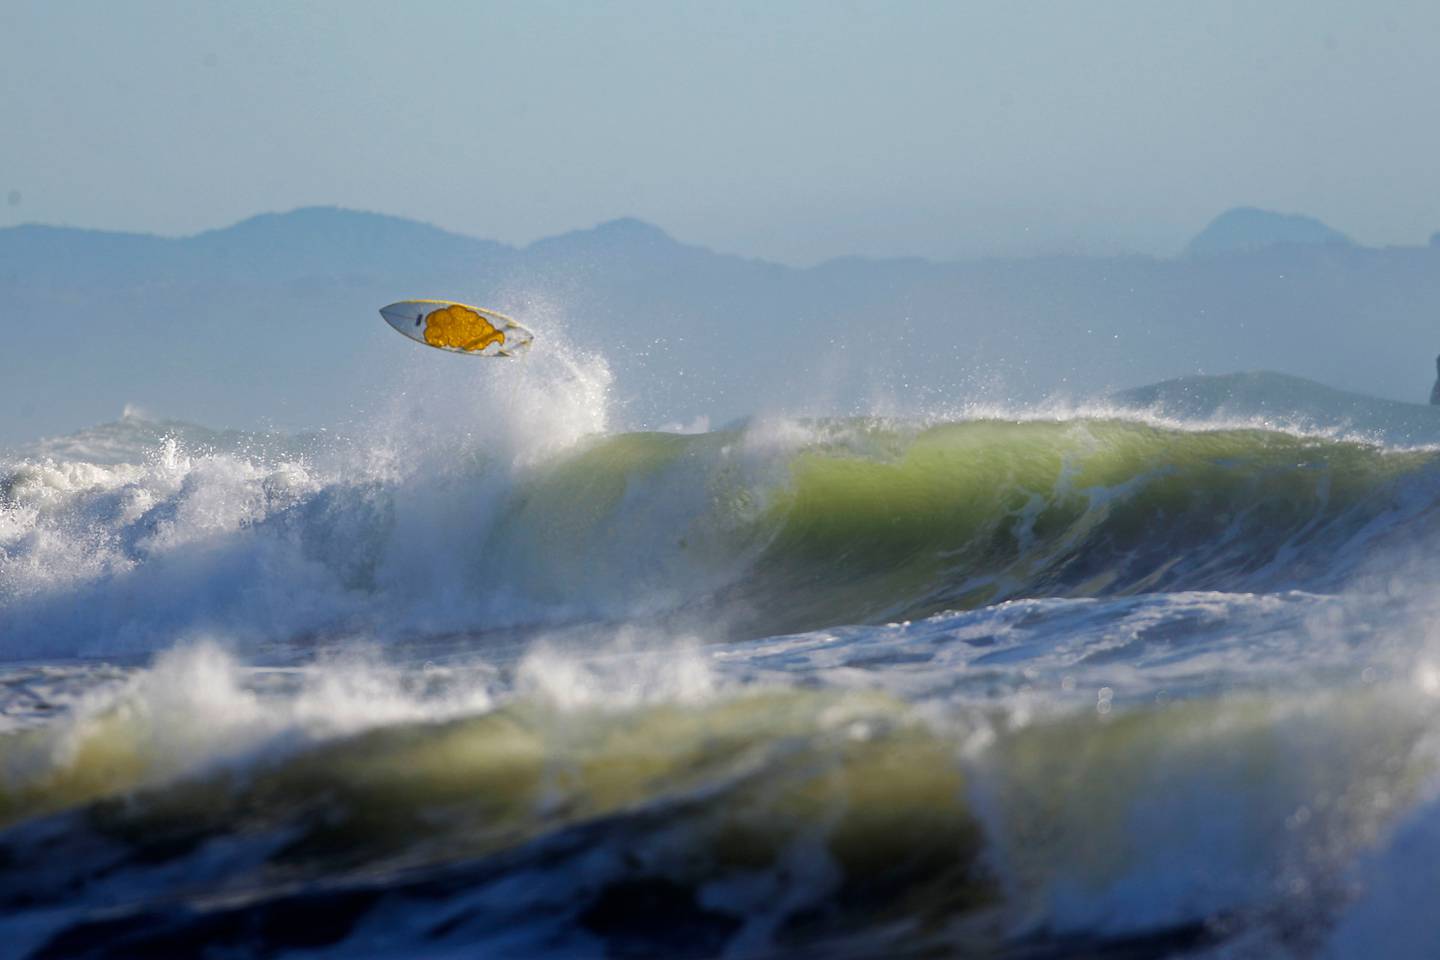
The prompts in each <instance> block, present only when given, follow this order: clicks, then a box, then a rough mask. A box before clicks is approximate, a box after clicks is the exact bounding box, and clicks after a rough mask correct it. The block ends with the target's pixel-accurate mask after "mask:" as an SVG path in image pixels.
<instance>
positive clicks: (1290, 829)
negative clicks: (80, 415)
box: [0, 351, 1440, 960]
mask: <svg viewBox="0 0 1440 960" xmlns="http://www.w3.org/2000/svg"><path fill="white" fill-rule="evenodd" d="M537 354H538V355H535V356H532V358H531V359H532V360H533V362H530V361H527V362H526V363H524V364H511V365H505V364H498V363H497V364H492V363H475V364H472V365H469V366H465V365H463V364H462V365H460V366H456V365H454V364H451V365H449V366H448V367H446V368H445V370H444V372H443V373H437V374H436V375H434V376H429V375H417V376H416V377H415V379H414V381H413V382H411V383H409V384H405V385H402V386H400V387H396V388H395V389H391V390H386V391H384V392H383V393H384V396H383V397H382V398H380V399H378V400H377V401H376V403H375V405H374V406H373V408H371V409H369V410H367V411H366V413H365V414H364V415H363V416H357V417H356V419H355V420H354V421H352V422H349V423H347V424H343V425H339V426H337V427H336V428H334V429H331V430H326V431H318V432H315V433H310V434H302V435H284V434H278V433H239V432H233V431H217V430H211V429H207V428H205V427H202V426H198V425H194V424H188V423H184V422H179V421H162V420H154V419H147V418H144V417H142V416H136V415H127V416H125V417H124V418H122V419H120V420H118V421H116V422H111V423H105V424H101V425H99V426H96V427H94V428H92V429H89V430H85V431H82V432H80V433H78V434H74V435H71V436H67V437H59V438H50V439H44V440H36V441H35V442H33V443H31V444H29V445H27V446H24V447H20V448H16V449H14V450H10V451H8V452H6V453H4V454H3V455H0V942H3V943H4V944H5V947H4V953H5V955H7V956H17V957H34V958H42V957H44V958H60V957H64V958H77V957H112V956H157V957H159V956H163V957H188V956H197V957H244V956H274V955H284V956H289V957H357V958H358V957H366V958H369V957H476V956H486V957H556V958H561V957H564V958H569V957H660V958H690V957H694V958H700V957H815V958H819V957H857V958H858V957H950V956H971V955H974V956H985V957H999V958H1007V957H1008V958H1024V960H1039V958H1052V957H1054V958H1059V957H1072V956H1084V957H1096V958H1101V957H1104V958H1140V957H1161V956H1165V957H1176V956H1179V957H1274V956H1282V957H1289V956H1293V957H1366V958H1375V957H1382V956H1383V957H1433V956H1435V955H1437V945H1440V912H1437V911H1436V910H1435V909H1434V905H1435V902H1436V891H1437V890H1440V569H1437V551H1436V547H1437V545H1440V446H1432V445H1427V444H1428V443H1432V442H1433V440H1432V441H1426V440H1425V430H1426V429H1428V427H1427V423H1428V421H1426V420H1425V417H1426V416H1428V415H1429V413H1430V411H1426V410H1424V408H1418V407H1416V408H1407V409H1405V410H1403V411H1400V412H1399V413H1398V414H1395V416H1398V417H1399V420H1400V421H1403V422H1399V423H1398V425H1397V426H1396V429H1395V430H1394V431H1392V432H1388V433H1387V430H1386V422H1387V421H1386V419H1385V418H1386V417H1387V416H1389V415H1390V414H1391V413H1394V411H1393V410H1392V411H1390V413H1387V409H1388V408H1386V407H1384V406H1376V407H1375V408H1374V409H1373V410H1371V411H1369V413H1368V414H1367V415H1366V416H1364V417H1357V418H1356V421H1355V422H1356V423H1358V424H1361V425H1362V426H1363V429H1361V428H1360V427H1357V428H1355V429H1353V430H1351V429H1349V428H1347V426H1346V422H1345V418H1344V417H1340V419H1338V420H1337V419H1336V417H1335V416H1333V415H1332V414H1333V413H1334V411H1333V410H1332V411H1328V412H1326V413H1325V415H1324V416H1321V415H1320V414H1318V413H1317V415H1316V417H1315V418H1314V419H1313V420H1310V421H1307V418H1306V403H1307V399H1306V395H1305V391H1304V388H1303V385H1302V386H1297V385H1296V384H1295V383H1294V382H1288V383H1287V384H1286V385H1285V387H1286V390H1287V391H1288V392H1287V393H1286V394H1285V403H1286V404H1288V406H1287V407H1286V411H1287V412H1286V413H1285V415H1284V416H1278V415H1277V414H1276V412H1275V410H1274V409H1273V404H1271V405H1270V406H1269V407H1265V406H1264V405H1263V404H1262V405H1261V406H1262V407H1263V409H1261V410H1260V411H1259V412H1256V413H1254V414H1253V415H1247V414H1246V412H1245V411H1244V410H1234V409H1232V410H1228V411H1227V412H1226V414H1225V416H1224V417H1223V418H1221V417H1218V416H1216V415H1214V410H1213V405H1211V407H1207V408H1206V410H1205V411H1203V412H1201V413H1193V412H1192V413H1191V414H1187V413H1185V412H1184V411H1180V412H1177V411H1176V408H1175V407H1174V406H1173V404H1172V405H1171V406H1168V407H1167V406H1164V405H1162V404H1159V403H1158V401H1157V402H1156V403H1154V404H1152V405H1151V406H1150V407H1148V408H1147V407H1146V406H1144V405H1143V404H1142V405H1139V406H1137V405H1135V404H1131V405H1123V404H1114V405H1110V406H1105V405H1096V406H1092V407H1076V408H1070V409H1059V408H1051V409H1028V410H1018V409H1017V410H1009V409H1003V408H995V407H989V408H979V407H967V406H966V405H965V402H964V400H965V398H964V397H956V398H955V405H954V406H953V407H951V408H946V409H930V410H912V411H904V412H897V410H896V408H897V406H899V405H896V404H888V405H886V404H881V405H878V406H880V407H886V406H888V407H889V408H890V409H888V410H887V412H886V413H885V415H883V416H882V415H876V414H874V413H873V412H872V413H865V412H848V413H846V414H844V415H834V414H824V413H810V414H807V415H795V414H782V413H773V414H766V413H757V414H756V415H755V416H754V417H752V418H750V419H748V420H746V421H744V422H741V423H736V424H731V425H726V426H715V427H712V426H711V425H708V424H705V423H703V422H702V423H694V424H688V425H671V426H670V427H669V428H667V429H662V430H648V431H637V430H633V429H627V428H626V426H625V424H626V423H627V419H626V418H627V414H628V412H627V411H626V410H624V409H611V404H610V402H609V399H608V379H607V375H606V372H605V366H604V363H603V361H601V360H599V359H598V358H594V357H589V358H586V357H578V358H577V357H567V356H560V355H558V354H557V355H554V356H548V357H547V356H545V355H544V354H543V351H538V352H537ZM461 367H463V368H464V369H461ZM482 368H483V369H482ZM410 369H412V370H417V369H419V367H415V366H412V367H411V368H410ZM1250 389H1251V390H1252V391H1258V393H1257V395H1263V394H1264V392H1265V384H1264V383H1259V384H1256V383H1251V384H1250ZM1322 400H1323V398H1318V397H1317V398H1316V399H1315V404H1316V405H1317V407H1318V406H1323V403H1322V402H1321V401H1322ZM1377 403H1378V402H1377ZM1390 406H1391V407H1394V406H1397V405H1390ZM1347 409H1348V408H1347ZM1417 424H1418V426H1417ZM1436 428H1437V429H1436V430H1435V432H1434V434H1433V438H1434V439H1435V440H1440V421H1437V423H1436ZM1417 438H1418V439H1417Z"/></svg>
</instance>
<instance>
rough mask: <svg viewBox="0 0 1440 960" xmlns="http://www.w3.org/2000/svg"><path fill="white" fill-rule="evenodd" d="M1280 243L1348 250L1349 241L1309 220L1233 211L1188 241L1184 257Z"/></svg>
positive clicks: (1244, 250)
mask: <svg viewBox="0 0 1440 960" xmlns="http://www.w3.org/2000/svg"><path fill="white" fill-rule="evenodd" d="M1282 243H1303V244H1344V245H1346V246H1349V245H1350V244H1351V240H1350V238H1349V237H1347V236H1345V234H1343V233H1341V232H1339V231H1338V230H1332V229H1331V228H1330V227H1327V226H1326V225H1325V224H1323V223H1321V222H1320V221H1319V220H1316V219H1315V218H1313V217H1306V216H1301V215H1299V214H1294V213H1273V212H1271V211H1269V210H1257V209H1256V208H1254V207H1236V208H1235V209H1233V210H1226V211H1225V212H1224V213H1222V214H1220V216H1218V217H1216V218H1215V219H1214V220H1212V221H1210V225H1209V226H1207V227H1206V228H1205V229H1204V230H1201V231H1200V232H1199V233H1198V234H1196V236H1195V238H1194V239H1193V240H1191V241H1190V243H1189V245H1188V246H1187V247H1186V248H1185V253H1186V255H1187V256H1192V257H1203V256H1213V255H1216V254H1226V253H1253V252H1254V251H1256V250H1261V249H1263V248H1265V247H1270V246H1274V245H1276V244H1282Z"/></svg>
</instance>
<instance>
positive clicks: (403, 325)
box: [380, 300, 535, 357]
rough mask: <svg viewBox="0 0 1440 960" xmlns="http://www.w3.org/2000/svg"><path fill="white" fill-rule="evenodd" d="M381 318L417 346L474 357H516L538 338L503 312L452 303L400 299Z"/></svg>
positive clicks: (384, 309)
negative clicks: (421, 345)
mask: <svg viewBox="0 0 1440 960" xmlns="http://www.w3.org/2000/svg"><path fill="white" fill-rule="evenodd" d="M380 316H382V317H384V318H385V322H386V323H388V324H390V326H392V327H394V328H395V329H396V330H398V331H399V332H400V333H403V334H405V336H407V337H409V338H410V339H411V340H414V341H416V342H417V343H423V344H425V345H426V346H430V347H435V348H437V349H439V350H451V351H454V352H455V353H468V354H470V355H471V356H474V357H513V356H516V355H518V354H520V353H523V352H524V351H525V350H526V348H528V347H529V346H530V341H532V340H534V339H535V334H534V333H532V332H531V331H530V329H529V328H528V327H526V326H525V325H524V324H521V323H518V322H516V321H515V320H513V319H511V318H510V317H507V316H505V314H503V313H496V312H495V311H494V310H486V309H485V308H484V307H472V306H470V305H469V304H468V303H456V302H455V301H453V300H401V301H400V302H398V303H392V304H390V305H389V306H388V307H381V308H380Z"/></svg>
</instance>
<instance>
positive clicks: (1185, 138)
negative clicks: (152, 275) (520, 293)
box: [0, 0, 1440, 263]
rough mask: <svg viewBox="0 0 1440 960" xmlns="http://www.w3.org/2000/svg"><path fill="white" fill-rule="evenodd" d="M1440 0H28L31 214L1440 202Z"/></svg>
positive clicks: (1064, 224) (17, 47) (934, 241)
mask: <svg viewBox="0 0 1440 960" xmlns="http://www.w3.org/2000/svg"><path fill="white" fill-rule="evenodd" d="M1437 102H1440V3H1435V2H1434V0H1413V2H1400V0H1391V2H1385V0H1367V2H1364V3H1359V2H1354V0H1284V2H1267V3H1256V2H1211V3H1197V2H1193V0H1188V2H1161V0H1137V2H1129V0H1127V2H1098V0H1095V2H1084V3H1081V2H1070V3H1025V2H1018V0H1011V2H983V3H961V2H949V3H918V2H917V3H902V2H889V3H848V2H837V0H805V2H791V3H783V2H775V0H769V2H723V3H720V2H716V3H680V2H654V3H649V2H647V3H638V2H637V3H598V2H591V3H578V2H577V3H555V2H535V0H529V2H516V3H477V2H445V3H441V2H433V3H425V2H413V0H406V2H396V0H383V2H375V0H350V2H344V3H338V2H337V3H295V2H273V3H272V2H254V0H249V2H245V3H231V4H219V3H216V4H205V3H198V2H195V0H186V2H175V3H162V2H138V0H137V2H127V3H110V2H89V3H77V2H62V0H43V2H40V0H36V2H28V0H3V4H0V226H3V225H10V224H14V223H20V222H29V221H38V222H44V223H64V224H71V225H76V226H87V227H103V228H111V229H125V230H141V231H151V232H159V233H167V234H180V233H191V232H195V231H199V230H204V229H208V228H212V227H216V226H222V225H225V224H228V223H230V222H233V221H235V220H238V219H241V218H244V217H246V216H249V215H251V214H254V213H257V212H263V211H273V210H286V209H290V208H292V207H296V206H302V205H309V204H339V205H343V206H347V207H355V208H360V209H368V210H378V211H382V212H386V213H394V214H399V215H402V216H408V217H414V218H418V219H421V220H427V221H430V222H433V223H436V224H439V225H441V226H443V227H447V228H450V229H453V230H457V231H460V232H463V233H468V234H473V235H476V236H482V237H489V238H494V239H499V240H504V241H507V242H511V243H523V242H528V241H530V240H533V239H535V238H537V237H539V236H544V235H547V234H553V233H559V232H563V231H565V230H569V229H573V228H576V227H582V226H588V225H591V224H593V223H595V222H598V221H600V220H605V219H609V218H613V217H618V216H624V215H633V216H638V217H641V218H643V219H645V220H649V221H651V222H653V223H656V224H658V225H660V226H662V227H664V228H665V229H667V230H668V231H670V232H671V233H672V234H674V235H676V236H677V237H679V238H680V239H682V240H686V241H690V242H695V243H701V244H704V245H707V246H711V247H714V248H717V249H720V250H725V251H733V252H738V253H744V254H748V255H756V256H765V257H770V258H774V259H778V260H782V261H786V262H790V263H808V262H813V261H816V260H819V259H822V258H825V257H829V256H836V255H841V254H849V253H853V254H867V255H906V254H918V255H923V256H931V257H940V258H949V257H957V256H967V255H973V254H977V253H1004V254H1011V253H1032V252H1057V251H1084V252H1110V251H1115V250H1135V251H1141V252H1149V253H1158V254H1170V253H1173V252H1174V251H1175V250H1176V249H1177V248H1178V247H1179V246H1180V245H1181V244H1183V242H1184V241H1185V239H1187V238H1188V237H1189V236H1190V235H1191V234H1193V233H1194V232H1196V231H1197V230H1199V229H1200V228H1201V227H1203V226H1204V224H1205V223H1206V222H1207V221H1208V220H1209V219H1210V218H1211V217H1213V216H1214V215H1215V214H1217V213H1219V212H1220V211H1221V210H1223V209H1225V208H1227V207H1230V206H1233V205H1238V204H1250V205H1255V206H1261V207H1266V208H1270V209H1275V210H1282V211H1287V212H1303V213H1309V214H1312V215H1314V216H1318V217H1320V218H1321V219H1323V220H1325V221H1326V222H1328V223H1330V224H1331V225H1332V226H1334V227H1336V228H1337V229H1340V230H1342V231H1344V232H1346V233H1349V234H1350V235H1351V236H1353V237H1355V238H1356V239H1358V240H1360V241H1362V242H1365V243H1372V244H1389V243H1422V242H1424V241H1425V239H1426V238H1427V237H1428V236H1429V234H1430V233H1431V232H1433V231H1436V230H1440V123H1437V121H1436V115H1437V113H1436V110H1437V108H1436V103H1437Z"/></svg>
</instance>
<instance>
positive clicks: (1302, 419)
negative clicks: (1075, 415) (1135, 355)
mask: <svg viewBox="0 0 1440 960" xmlns="http://www.w3.org/2000/svg"><path fill="white" fill-rule="evenodd" d="M1111 400H1112V401H1113V402H1114V403H1116V404H1118V405H1120V406H1125V407H1131V408H1134V409H1140V410H1145V411H1148V412H1151V413H1155V414H1159V415H1161V416H1169V417H1175V418H1177V419H1181V420H1216V421H1226V420H1234V421H1241V422H1249V421H1254V422H1257V423H1266V424H1271V425H1275V426H1284V427H1301V428H1306V429H1311V430H1317V431H1336V432H1340V433H1344V434H1349V435H1354V436H1358V437H1370V438H1373V439H1375V440H1379V441H1382V442H1385V443H1389V444H1402V445H1406V444H1409V445H1418V444H1434V443H1440V407H1432V406H1429V405H1424V404H1419V403H1402V402H1399V401H1395V400H1383V399H1381V398H1379V397H1372V396H1367V395H1365V394H1361V393H1352V392H1350V391H1347V390H1337V389H1335V388H1334V387H1327V386H1325V385H1324V384H1322V383H1316V382H1315V381H1313V380H1306V379H1304V378H1303V377H1292V376H1287V375H1285V374H1283V373H1273V372H1269V371H1260V372H1255V373H1232V374H1227V375H1224V376H1208V377H1207V376H1196V377H1179V378H1177V379H1174V380H1166V381H1164V382H1162V383H1154V384H1150V385H1149V386H1144V387H1136V388H1135V389H1133V390H1125V391H1122V392H1120V393H1117V394H1114V395H1113V396H1112V397H1111Z"/></svg>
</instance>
